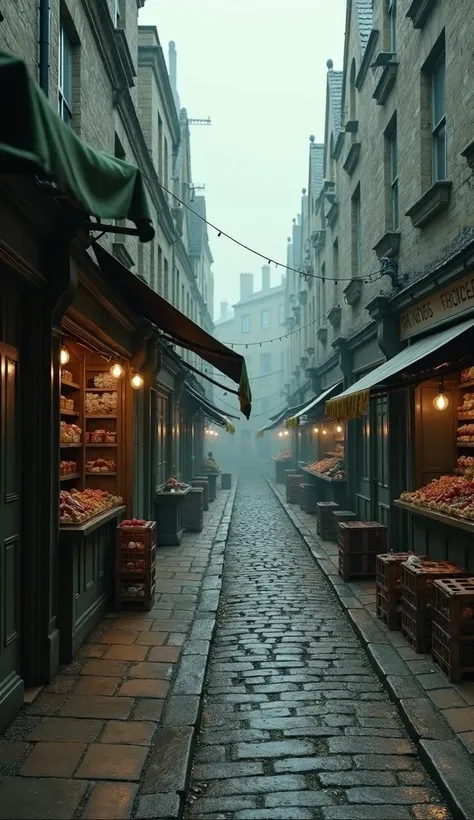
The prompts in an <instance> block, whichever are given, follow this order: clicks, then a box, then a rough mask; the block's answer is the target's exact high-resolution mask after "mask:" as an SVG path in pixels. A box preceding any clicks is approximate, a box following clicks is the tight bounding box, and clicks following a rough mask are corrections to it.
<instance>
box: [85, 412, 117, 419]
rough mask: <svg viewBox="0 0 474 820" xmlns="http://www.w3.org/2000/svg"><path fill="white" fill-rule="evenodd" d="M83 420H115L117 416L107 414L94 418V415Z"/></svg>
mask: <svg viewBox="0 0 474 820" xmlns="http://www.w3.org/2000/svg"><path fill="white" fill-rule="evenodd" d="M85 418H86V419H116V418H117V415H113V414H112V413H109V414H108V415H106V416H94V415H90V416H85Z"/></svg>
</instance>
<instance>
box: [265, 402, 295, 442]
mask: <svg viewBox="0 0 474 820" xmlns="http://www.w3.org/2000/svg"><path fill="white" fill-rule="evenodd" d="M306 404H307V402H303V404H296V405H295V406H294V407H286V408H285V410H282V411H281V412H280V413H277V414H276V415H275V416H272V417H271V418H270V421H268V422H267V423H266V425H265V426H264V427H262V428H261V429H260V430H259V431H258V433H257V436H259V437H262V436H263V434H264V432H265V431H266V430H275V429H276V428H277V427H280V426H281V425H282V424H283V423H284V421H285V419H287V418H288V417H289V416H294V415H295V414H296V413H297V412H298V410H301V409H302V408H303V407H305V406H306Z"/></svg>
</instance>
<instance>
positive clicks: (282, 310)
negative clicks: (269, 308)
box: [278, 302, 285, 325]
mask: <svg viewBox="0 0 474 820" xmlns="http://www.w3.org/2000/svg"><path fill="white" fill-rule="evenodd" d="M278 317H279V319H280V324H281V325H284V324H285V305H284V304H283V302H282V303H281V305H279V306H278Z"/></svg>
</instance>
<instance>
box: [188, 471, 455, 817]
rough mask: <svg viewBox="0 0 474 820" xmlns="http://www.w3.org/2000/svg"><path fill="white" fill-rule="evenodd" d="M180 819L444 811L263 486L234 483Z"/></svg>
mask: <svg viewBox="0 0 474 820" xmlns="http://www.w3.org/2000/svg"><path fill="white" fill-rule="evenodd" d="M218 621H219V622H218V628H217V633H216V638H215V644H214V649H213V653H212V660H211V665H210V672H209V677H208V683H207V689H206V700H205V703H204V708H203V718H202V726H201V732H200V736H199V742H198V746H197V749H196V754H195V758H194V768H193V778H192V784H191V796H190V799H189V802H188V806H187V817H188V818H189V820H196V818H200V820H205V819H206V820H210V819H211V818H213V820H217V818H220V820H224V819H226V820H227V818H229V820H267V818H268V820H280V818H281V820H306V819H308V820H310V819H312V820H317V819H320V820H355V819H356V818H361V820H362V818H363V820H371V818H384V820H405V818H406V820H409V819H410V818H413V819H414V820H429V819H430V820H446V818H449V817H450V815H449V813H448V811H447V809H446V807H445V806H444V804H443V801H442V800H441V797H440V795H439V793H438V792H437V790H436V788H435V787H434V785H433V783H432V782H431V781H430V779H429V778H428V776H427V774H426V772H425V771H424V769H423V766H422V764H421V762H420V760H419V759H418V757H417V754H416V751H415V747H414V746H413V744H412V743H411V741H410V739H409V738H408V735H407V733H406V731H405V729H404V727H403V725H402V723H401V722H400V719H399V717H398V714H397V712H396V710H395V707H394V706H393V705H392V704H391V703H390V701H389V698H388V696H387V695H386V693H385V691H384V689H383V687H382V685H381V684H380V682H379V681H378V679H377V677H376V675H375V673H374V672H373V670H372V669H371V667H370V665H369V662H368V660H367V657H366V655H365V652H364V650H363V648H362V646H361V645H360V643H359V641H358V639H357V638H356V637H355V635H354V633H353V631H352V629H351V627H350V625H349V623H348V621H347V618H346V616H345V614H344V613H343V611H342V610H341V609H340V607H339V604H338V603H337V601H336V599H335V597H334V595H333V593H332V592H331V590H330V588H329V586H328V585H327V583H326V582H325V580H324V578H323V575H322V573H321V572H320V570H319V569H318V567H317V566H316V564H315V562H314V560H313V559H312V557H311V555H310V553H309V551H308V550H307V547H306V545H305V543H304V542H303V540H302V538H301V536H300V535H299V534H298V533H297V531H296V530H295V529H294V527H293V526H292V524H291V522H290V521H289V519H288V517H287V516H286V514H285V512H284V510H283V509H282V508H281V507H280V505H279V504H278V502H277V500H276V498H275V497H274V495H273V494H272V493H271V491H270V489H269V488H268V486H267V484H266V482H265V481H264V480H263V478H261V479H257V478H255V477H253V478H252V479H250V480H248V479H247V477H242V479H241V481H240V483H239V488H238V491H237V498H236V503H235V506H234V513H233V517H232V524H231V530H230V536H229V541H228V544H227V549H226V557H225V565H224V584H223V590H222V597H221V606H220V610H219V619H218Z"/></svg>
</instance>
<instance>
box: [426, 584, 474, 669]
mask: <svg viewBox="0 0 474 820" xmlns="http://www.w3.org/2000/svg"><path fill="white" fill-rule="evenodd" d="M432 613H433V621H432V636H431V638H432V643H431V653H432V655H433V660H434V661H436V663H437V664H439V666H440V667H441V669H442V670H443V672H444V673H445V675H446V676H447V678H448V680H450V681H452V682H453V683H460V682H461V681H472V680H474V578H445V579H443V580H438V581H435V582H434V584H433V593H432Z"/></svg>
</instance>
